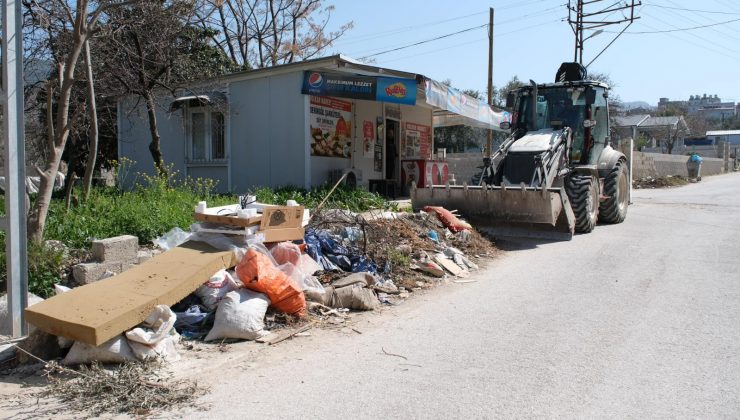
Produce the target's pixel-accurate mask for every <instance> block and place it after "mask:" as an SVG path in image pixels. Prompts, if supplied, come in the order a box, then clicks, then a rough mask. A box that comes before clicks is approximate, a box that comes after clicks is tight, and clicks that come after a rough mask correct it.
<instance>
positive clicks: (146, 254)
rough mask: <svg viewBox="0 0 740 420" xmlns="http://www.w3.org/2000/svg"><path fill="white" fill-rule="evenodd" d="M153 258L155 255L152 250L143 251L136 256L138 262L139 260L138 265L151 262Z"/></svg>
mask: <svg viewBox="0 0 740 420" xmlns="http://www.w3.org/2000/svg"><path fill="white" fill-rule="evenodd" d="M153 256H154V254H153V253H152V251H151V250H149V249H142V250H140V251H139V253H138V254H137V256H136V260H137V262H136V263H137V264H141V263H143V262H144V261H148V260H150V259H151V258H152V257H153Z"/></svg>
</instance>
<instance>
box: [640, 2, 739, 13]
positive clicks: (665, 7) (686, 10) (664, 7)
mask: <svg viewBox="0 0 740 420" xmlns="http://www.w3.org/2000/svg"><path fill="white" fill-rule="evenodd" d="M671 3H672V4H675V3H673V2H671ZM645 6H648V7H657V8H660V9H670V10H683V11H684V12H696V13H710V14H717V15H740V13H734V12H722V11H718V10H699V9H687V8H685V7H672V6H664V5H660V4H652V3H649V4H645Z"/></svg>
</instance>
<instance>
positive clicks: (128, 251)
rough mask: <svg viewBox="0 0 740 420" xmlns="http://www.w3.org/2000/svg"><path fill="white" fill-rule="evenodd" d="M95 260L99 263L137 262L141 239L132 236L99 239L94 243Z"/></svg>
mask: <svg viewBox="0 0 740 420" xmlns="http://www.w3.org/2000/svg"><path fill="white" fill-rule="evenodd" d="M92 253H93V258H95V260H96V261H98V262H120V261H136V260H137V258H138V256H137V254H138V253H139V238H137V237H136V236H132V235H123V236H116V237H113V238H107V239H99V240H95V241H93V243H92Z"/></svg>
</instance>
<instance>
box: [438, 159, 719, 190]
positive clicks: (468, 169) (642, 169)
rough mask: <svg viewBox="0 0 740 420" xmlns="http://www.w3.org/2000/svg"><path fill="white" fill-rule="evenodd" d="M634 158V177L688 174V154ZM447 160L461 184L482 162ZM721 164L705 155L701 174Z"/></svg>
mask: <svg viewBox="0 0 740 420" xmlns="http://www.w3.org/2000/svg"><path fill="white" fill-rule="evenodd" d="M634 159H635V162H634V164H633V167H632V172H633V174H634V179H639V178H644V177H652V178H659V177H664V176H668V175H671V176H675V175H681V176H684V177H687V176H688V170H687V169H686V162H687V161H688V156H680V155H666V154H661V153H643V152H635V153H634ZM447 162H448V166H449V170H450V174H454V175H455V181H456V183H457V184H458V185H462V184H463V183H464V182H467V183H470V179H471V178H472V177H473V176H474V175H475V174H477V173H478V171H479V170H480V169H478V166H481V165H482V164H483V156H482V155H481V154H480V153H449V154H448V155H447ZM723 165H724V160H723V159H716V158H708V157H705V158H704V162H703V163H702V167H701V174H702V176H708V175H718V174H721V173H723V170H722V168H723Z"/></svg>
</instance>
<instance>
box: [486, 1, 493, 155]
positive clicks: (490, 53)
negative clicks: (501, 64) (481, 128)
mask: <svg viewBox="0 0 740 420" xmlns="http://www.w3.org/2000/svg"><path fill="white" fill-rule="evenodd" d="M491 105H493V7H490V8H488V106H491ZM492 146H493V129H492V128H491V127H488V138H487V139H486V150H485V153H486V155H485V156H486V158H489V159H490V158H491V148H492Z"/></svg>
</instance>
